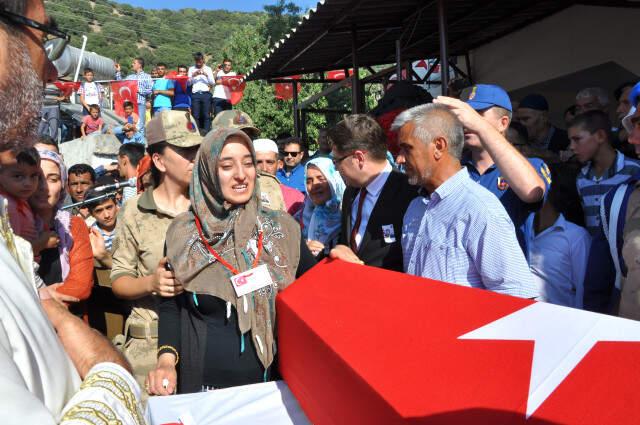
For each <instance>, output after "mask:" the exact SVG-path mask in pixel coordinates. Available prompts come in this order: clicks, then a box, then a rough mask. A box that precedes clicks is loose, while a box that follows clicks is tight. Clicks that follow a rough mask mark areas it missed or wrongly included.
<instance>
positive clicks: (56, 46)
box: [0, 9, 71, 61]
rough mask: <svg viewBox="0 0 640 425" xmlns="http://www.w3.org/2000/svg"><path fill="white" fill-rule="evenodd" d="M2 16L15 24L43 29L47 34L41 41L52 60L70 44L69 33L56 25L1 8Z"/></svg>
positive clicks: (60, 54) (0, 14)
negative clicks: (46, 23)
mask: <svg viewBox="0 0 640 425" xmlns="http://www.w3.org/2000/svg"><path fill="white" fill-rule="evenodd" d="M0 17H2V18H4V19H5V20H7V21H9V22H10V23H11V24H13V25H24V26H26V27H29V28H34V29H37V30H38V31H42V32H43V33H44V34H45V35H44V36H43V37H42V40H41V41H42V44H43V46H44V50H45V52H46V53H47V58H48V59H49V60H50V61H54V60H56V59H58V58H59V57H60V56H62V52H64V49H65V47H67V44H69V40H70V39H71V36H70V35H69V34H67V33H64V32H62V31H60V30H58V29H57V28H55V26H51V25H45V24H42V23H40V22H36V21H34V20H32V19H29V18H27V17H24V16H21V15H16V14H15V13H11V12H9V11H8V10H4V9H2V10H0Z"/></svg>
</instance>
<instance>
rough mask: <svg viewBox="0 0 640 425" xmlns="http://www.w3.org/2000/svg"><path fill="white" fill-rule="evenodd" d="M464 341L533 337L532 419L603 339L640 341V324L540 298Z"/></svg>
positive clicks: (531, 339) (463, 336)
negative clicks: (550, 302)
mask: <svg viewBox="0 0 640 425" xmlns="http://www.w3.org/2000/svg"><path fill="white" fill-rule="evenodd" d="M459 339H481V340H503V341H534V349H533V361H532V364H531V377H530V380H529V394H528V398H527V411H526V417H527V419H528V418H529V417H530V416H531V415H533V413H534V412H535V411H536V410H537V409H538V408H539V407H540V406H541V405H542V403H544V401H545V400H546V399H547V398H548V397H549V396H550V395H551V394H552V393H553V391H555V389H556V388H557V387H558V386H559V385H560V384H561V383H562V381H564V379H565V378H566V377H567V376H568V375H569V374H570V373H571V371H572V370H573V369H574V368H575V367H576V366H577V365H578V364H579V363H580V362H581V361H582V359H583V358H584V356H586V355H587V354H588V353H589V351H591V349H592V348H593V346H594V345H596V343H597V342H598V341H620V342H640V322H636V321H633V320H627V319H621V318H619V317H613V316H606V315H602V314H596V313H591V312H587V311H582V310H576V309H572V308H567V307H560V306H556V305H553V304H547V303H543V302H537V303H534V304H531V305H530V306H527V307H525V308H523V309H521V310H518V311H516V312H514V313H511V314H509V315H508V316H505V317H502V318H500V319H498V320H496V321H494V322H491V323H489V324H487V325H485V326H482V327H481V328H478V329H476V330H474V331H471V332H469V333H466V334H464V335H462V336H460V337H459Z"/></svg>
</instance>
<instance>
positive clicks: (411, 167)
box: [392, 104, 539, 298]
mask: <svg viewBox="0 0 640 425" xmlns="http://www.w3.org/2000/svg"><path fill="white" fill-rule="evenodd" d="M465 106H466V105H465ZM469 110H470V111H467V113H469V114H476V113H475V112H474V111H473V110H471V108H470V107H469ZM463 112H464V111H463ZM476 115H477V114H476ZM478 119H481V118H480V116H479V115H478ZM467 121H469V120H467ZM470 122H473V120H471V121H470ZM392 129H393V130H394V131H398V142H399V144H398V146H399V148H400V151H399V154H398V157H397V158H396V160H397V162H398V164H404V166H405V169H406V172H407V175H408V176H409V183H411V184H417V185H419V186H420V187H421V191H422V193H421V194H422V196H419V197H417V198H415V199H414V200H413V201H412V202H411V204H410V205H409V208H408V209H407V212H406V213H405V215H404V220H403V226H402V253H403V260H404V268H405V272H406V273H409V274H413V275H416V276H422V277H426V278H429V279H435V280H440V281H444V282H450V283H454V284H457V285H462V286H469V287H474V288H482V289H488V290H490V291H494V292H498V293H502V294H508V295H513V296H517V297H523V298H535V297H537V296H538V294H539V291H538V289H537V288H536V287H535V284H534V281H533V276H532V275H531V272H530V271H529V267H528V265H527V262H526V260H525V258H524V254H523V253H522V250H521V249H520V247H519V245H518V241H517V239H516V234H515V230H514V228H513V223H512V222H511V219H510V218H509V215H508V214H507V212H506V211H505V209H504V207H503V206H502V204H501V203H500V201H499V200H498V199H497V198H496V197H495V196H493V195H492V194H491V192H489V191H488V190H487V189H485V188H483V187H482V186H480V185H479V184H478V183H475V182H474V181H473V180H471V178H470V176H469V172H468V171H467V169H466V168H464V167H462V165H461V164H460V157H461V155H462V148H463V145H464V131H463V128H462V123H461V122H460V120H458V118H457V117H456V115H454V114H453V113H452V112H451V111H449V110H448V108H447V107H445V106H443V105H435V104H426V105H420V106H416V107H414V108H411V109H408V110H406V111H404V112H403V113H401V114H400V115H398V117H397V118H396V120H395V121H394V123H393V126H392ZM472 130H473V128H472Z"/></svg>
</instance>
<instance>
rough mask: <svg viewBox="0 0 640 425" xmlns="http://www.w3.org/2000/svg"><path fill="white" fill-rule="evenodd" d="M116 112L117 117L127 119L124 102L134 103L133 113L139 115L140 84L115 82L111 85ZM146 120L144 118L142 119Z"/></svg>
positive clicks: (134, 81) (127, 81)
mask: <svg viewBox="0 0 640 425" xmlns="http://www.w3.org/2000/svg"><path fill="white" fill-rule="evenodd" d="M111 92H112V93H113V104H114V110H115V112H116V114H117V115H119V116H121V117H123V118H124V117H125V115H124V102H126V101H129V102H131V103H133V111H134V112H135V113H136V114H137V113H138V82H137V81H136V80H123V81H114V82H112V83H111ZM141 119H144V117H141Z"/></svg>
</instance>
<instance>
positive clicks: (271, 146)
mask: <svg viewBox="0 0 640 425" xmlns="http://www.w3.org/2000/svg"><path fill="white" fill-rule="evenodd" d="M253 150H254V151H256V152H273V153H275V154H276V155H277V154H278V145H276V142H274V141H273V140H271V139H256V140H254V141H253Z"/></svg>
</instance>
